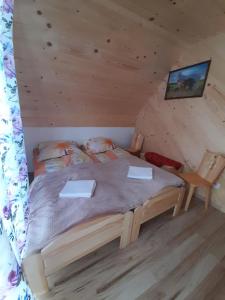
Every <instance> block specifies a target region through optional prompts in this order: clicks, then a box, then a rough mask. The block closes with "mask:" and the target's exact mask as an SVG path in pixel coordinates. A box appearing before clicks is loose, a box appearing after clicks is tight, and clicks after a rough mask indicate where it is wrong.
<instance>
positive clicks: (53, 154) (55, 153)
mask: <svg viewBox="0 0 225 300" xmlns="http://www.w3.org/2000/svg"><path fill="white" fill-rule="evenodd" d="M76 149H78V147H77V143H76V142H68V141H52V142H43V143H40V144H39V145H38V150H39V151H38V152H39V153H38V157H37V161H39V162H40V161H44V160H48V159H52V158H59V157H62V156H65V155H68V154H73V153H74V151H75V150H76Z"/></svg>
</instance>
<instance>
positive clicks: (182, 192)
mask: <svg viewBox="0 0 225 300" xmlns="http://www.w3.org/2000/svg"><path fill="white" fill-rule="evenodd" d="M184 195H185V188H180V192H179V196H178V199H177V204H176V205H175V207H174V211H173V217H176V216H177V215H178V214H179V212H180V209H181V206H182V204H183V200H184Z"/></svg>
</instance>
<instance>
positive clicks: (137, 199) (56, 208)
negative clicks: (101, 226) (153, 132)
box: [26, 155, 183, 255]
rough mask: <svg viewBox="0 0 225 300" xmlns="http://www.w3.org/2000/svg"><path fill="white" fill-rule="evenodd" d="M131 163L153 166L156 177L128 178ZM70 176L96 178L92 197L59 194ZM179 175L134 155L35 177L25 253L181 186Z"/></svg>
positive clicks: (71, 177)
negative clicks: (77, 227)
mask: <svg viewBox="0 0 225 300" xmlns="http://www.w3.org/2000/svg"><path fill="white" fill-rule="evenodd" d="M130 165H133V166H144V167H152V168H153V175H154V176H153V177H154V178H153V180H136V179H128V178H127V172H128V168H129V166H130ZM70 179H95V180H96V182H97V186H96V190H95V193H94V195H93V197H92V198H89V199H87V198H86V199H85V198H74V199H68V198H67V199H66V198H59V197H58V194H59V192H60V191H61V189H62V188H63V186H64V185H65V183H66V182H67V180H70ZM182 184H183V181H182V180H181V179H180V178H178V177H177V176H175V175H173V174H171V173H169V172H167V171H165V170H162V169H159V168H157V167H155V166H153V165H150V164H149V163H147V162H145V161H143V160H141V159H139V158H136V157H134V156H132V155H129V156H127V157H126V158H120V159H117V160H114V161H110V162H106V163H104V164H96V163H91V162H89V163H83V164H80V165H76V166H69V167H66V168H63V169H62V170H60V171H58V172H53V173H48V174H46V175H40V176H38V177H36V178H35V180H34V182H33V184H32V186H31V190H30V204H29V209H30V213H29V223H28V233H27V244H26V246H27V247H26V249H27V251H26V254H27V255H28V254H30V253H33V252H35V251H38V250H40V249H41V248H43V247H44V246H46V245H47V244H48V243H49V242H50V241H51V240H52V239H53V238H54V237H55V236H56V235H58V234H59V233H62V232H63V231H66V230H67V229H69V228H70V227H71V226H73V225H75V224H78V223H81V222H83V221H85V220H88V219H90V218H93V217H96V216H100V215H104V214H110V213H125V212H127V211H129V210H131V209H133V208H135V207H137V206H139V205H142V204H143V203H144V202H145V201H146V200H147V199H149V198H151V197H153V196H155V195H157V194H158V193H159V192H160V190H161V189H163V188H165V187H167V186H180V185H182Z"/></svg>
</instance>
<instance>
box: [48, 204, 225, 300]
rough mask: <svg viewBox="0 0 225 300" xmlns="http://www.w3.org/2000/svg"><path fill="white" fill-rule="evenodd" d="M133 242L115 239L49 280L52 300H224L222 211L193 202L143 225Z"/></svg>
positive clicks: (223, 230)
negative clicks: (187, 208)
mask: <svg viewBox="0 0 225 300" xmlns="http://www.w3.org/2000/svg"><path fill="white" fill-rule="evenodd" d="M142 227H143V228H142V230H141V235H140V238H139V239H138V241H137V242H135V243H133V244H131V245H130V246H129V247H128V248H126V249H123V250H119V249H118V244H119V242H118V241H117V240H116V241H113V242H111V243H110V244H108V245H106V246H105V247H102V248H101V249H99V250H98V251H96V252H94V253H92V254H90V255H88V256H86V257H85V258H82V259H80V260H79V261H77V262H75V263H73V264H71V265H69V266H68V267H67V268H65V269H63V270H62V271H60V272H58V273H57V274H53V275H51V276H50V277H49V278H48V281H49V285H50V286H51V287H52V289H51V292H50V294H49V296H48V299H51V300H76V299H84V300H89V299H91V300H95V299H96V300H106V299H107V300H115V299H116V300H151V299H152V300H175V299H176V300H203V299H204V300H222V299H225V284H224V282H225V215H224V214H222V213H220V212H219V211H217V210H216V209H214V208H210V209H209V210H208V212H207V213H205V211H204V209H203V205H201V204H199V203H195V205H194V206H193V207H192V209H190V211H189V212H188V213H182V214H181V215H180V216H178V217H177V218H172V217H171V214H168V213H166V214H163V215H161V216H160V217H157V218H155V219H153V220H151V221H149V222H147V223H146V224H144V225H143V226H142Z"/></svg>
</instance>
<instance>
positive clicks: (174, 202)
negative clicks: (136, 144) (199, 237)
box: [23, 148, 184, 297]
mask: <svg viewBox="0 0 225 300" xmlns="http://www.w3.org/2000/svg"><path fill="white" fill-rule="evenodd" d="M69 155H70V156H71V157H67V158H65V157H64V158H62V161H63V163H61V162H60V163H56V165H57V168H58V169H57V168H56V169H54V168H53V169H52V167H51V168H49V169H48V167H47V168H46V166H43V163H42V165H41V164H40V163H38V162H37V150H35V151H34V165H35V174H36V177H35V180H34V182H33V183H32V186H31V199H32V200H31V201H32V203H30V221H29V222H30V223H29V225H30V227H29V230H28V239H27V240H28V242H27V249H28V250H27V251H26V255H25V258H24V260H23V268H24V272H25V275H26V278H27V280H28V282H29V284H30V287H31V289H32V291H33V293H34V294H35V295H36V297H43V296H44V295H45V294H46V293H47V292H48V282H47V278H48V276H49V275H51V274H52V273H54V272H57V271H58V270H59V269H61V268H63V267H65V266H66V265H68V264H70V263H71V262H73V261H75V260H78V259H79V258H81V257H83V256H85V255H87V254H89V253H90V252H92V251H94V250H96V249H98V248H99V247H101V246H103V245H104V244H106V243H108V242H110V241H112V240H114V239H116V238H120V248H124V247H126V246H127V245H128V244H129V243H130V242H131V241H135V240H136V239H137V238H138V235H139V231H140V227H141V224H143V223H144V222H146V221H148V220H150V219H152V218H153V217H155V216H157V215H159V214H161V213H163V212H165V211H166V210H168V209H171V208H174V211H173V215H174V216H176V215H177V214H178V213H179V210H180V207H181V205H182V200H183V196H184V187H183V182H182V180H181V179H180V178H178V177H176V176H175V175H173V174H170V173H168V172H166V171H165V170H162V169H159V168H157V167H155V166H153V165H151V166H152V168H153V169H154V177H155V178H158V180H155V181H156V184H155V186H152V187H150V185H149V182H147V181H144V182H140V181H138V180H133V181H132V180H131V179H127V178H126V174H127V169H128V167H129V165H136V166H149V164H148V163H147V162H145V161H143V160H140V159H139V158H137V157H134V156H132V155H130V154H129V153H127V152H126V151H124V150H122V149H120V148H115V149H111V150H107V151H105V152H104V153H99V154H90V153H85V155H84V156H83V154H82V156H83V158H82V159H81V161H80V163H79V164H77V163H76V164H73V161H74V158H73V157H72V154H69ZM86 155H87V157H86ZM84 157H85V158H84ZM52 165H54V164H52V163H51V166H52ZM46 170H48V171H49V170H50V172H47V173H46ZM71 174H72V176H73V177H72V178H74V176H75V178H78V179H88V178H87V174H91V175H90V176H91V178H93V176H94V178H95V179H96V181H97V184H98V183H99V185H97V189H96V192H95V194H94V197H93V198H92V200H91V202H87V200H85V201H86V202H85V201H83V200H82V199H79V200H78V201H76V205H71V203H68V202H67V200H66V199H64V201H63V202H62V201H61V202H60V201H59V200H56V201H55V200H54V201H53V200H52V199H56V198H57V194H58V192H59V191H60V189H61V188H62V185H63V183H65V182H66V180H68V178H69V179H70V178H71ZM74 174H75V175H74ZM160 178H161V179H160ZM50 196H51V197H50ZM68 201H69V200H68ZM99 207H101V209H100V211H99ZM66 208H67V210H66ZM62 210H63V212H64V213H63V214H62V213H61V211H62ZM78 212H79V213H78ZM71 220H72V221H71ZM31 224H33V225H31ZM43 224H45V230H42V229H41V228H42V225H43ZM52 224H54V225H52ZM62 224H63V226H62ZM39 226H40V228H39ZM46 232H47V233H46ZM43 236H44V238H43ZM34 237H35V238H34ZM29 243H30V244H29Z"/></svg>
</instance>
